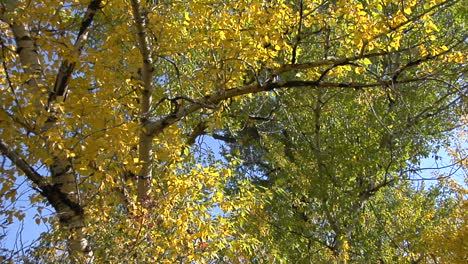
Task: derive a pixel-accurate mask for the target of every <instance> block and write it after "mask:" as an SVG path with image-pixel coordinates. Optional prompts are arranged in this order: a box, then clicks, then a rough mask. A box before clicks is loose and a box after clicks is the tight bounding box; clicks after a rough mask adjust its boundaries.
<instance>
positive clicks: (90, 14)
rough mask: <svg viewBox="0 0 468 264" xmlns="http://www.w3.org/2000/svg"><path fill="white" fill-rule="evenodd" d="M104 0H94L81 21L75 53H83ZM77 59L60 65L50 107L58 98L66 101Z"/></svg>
mask: <svg viewBox="0 0 468 264" xmlns="http://www.w3.org/2000/svg"><path fill="white" fill-rule="evenodd" d="M101 2H102V0H93V1H91V2H90V3H89V5H88V9H87V10H86V14H85V16H84V18H83V21H82V22H81V26H80V31H79V32H78V35H77V38H76V41H75V44H74V51H73V52H74V53H75V54H77V55H78V56H79V55H81V51H82V49H83V47H84V42H85V41H86V40H87V38H88V33H89V27H90V26H91V23H92V22H93V19H94V15H95V14H96V12H97V11H98V10H99V9H100V8H101V6H100V5H101ZM75 66H76V61H73V62H71V61H69V60H67V59H65V60H64V61H62V63H61V65H60V69H59V71H58V74H57V77H56V78H55V84H54V89H53V90H52V91H51V93H50V95H49V99H48V101H47V102H48V105H47V107H48V108H50V105H51V104H52V103H53V102H55V101H56V100H57V99H59V98H60V99H61V101H65V99H66V96H67V93H68V83H69V82H70V79H71V75H72V73H73V70H74V69H75Z"/></svg>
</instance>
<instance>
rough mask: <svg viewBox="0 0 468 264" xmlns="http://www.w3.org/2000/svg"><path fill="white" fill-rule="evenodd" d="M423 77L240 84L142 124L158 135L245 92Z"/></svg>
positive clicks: (360, 85) (384, 83) (362, 85)
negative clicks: (197, 112)
mask: <svg viewBox="0 0 468 264" xmlns="http://www.w3.org/2000/svg"><path fill="white" fill-rule="evenodd" d="M423 80H424V79H407V80H400V81H397V82H392V81H381V82H374V83H356V82H349V83H335V82H320V81H287V82H267V83H266V84H264V85H261V84H258V83H253V84H250V85H245V86H240V87H236V88H232V89H228V90H224V91H222V92H219V93H215V94H213V95H208V96H205V97H203V98H201V99H198V100H195V102H196V103H191V104H189V105H187V106H186V107H183V108H180V109H178V111H177V112H174V113H171V114H169V115H166V116H163V117H161V118H158V119H157V120H150V119H148V120H147V122H146V123H145V124H144V125H145V129H146V131H147V133H148V135H151V136H152V137H155V136H157V135H159V134H160V133H161V132H163V130H164V129H165V128H166V127H168V126H170V125H172V124H174V123H175V122H177V121H179V120H181V119H182V118H184V117H186V116H188V115H190V114H191V113H193V112H195V111H198V110H199V109H202V108H204V105H216V104H218V103H220V102H222V101H224V100H226V99H230V98H234V97H237V96H241V95H245V94H253V93H259V92H264V91H271V90H274V89H283V88H293V87H297V88H298V87H315V88H332V87H335V88H352V89H364V88H372V87H381V86H384V87H385V86H388V85H392V84H398V83H413V82H420V81H423Z"/></svg>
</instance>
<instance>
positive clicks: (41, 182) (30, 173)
mask: <svg viewBox="0 0 468 264" xmlns="http://www.w3.org/2000/svg"><path fill="white" fill-rule="evenodd" d="M0 151H1V152H2V153H3V154H4V155H5V156H7V157H8V158H9V159H10V160H11V162H13V164H15V165H16V166H17V167H18V168H19V169H21V171H23V172H24V174H25V175H26V177H27V178H28V179H30V180H31V181H32V182H34V183H35V184H36V185H37V186H38V187H39V188H40V189H41V190H43V189H46V188H47V187H48V186H50V184H49V183H48V182H47V181H46V180H45V179H44V177H43V176H42V175H40V174H39V173H37V171H36V170H35V169H34V168H33V167H31V166H30V165H29V164H28V163H27V162H26V161H25V160H24V159H23V158H22V157H20V155H19V154H18V153H16V151H14V150H12V149H11V148H10V147H9V146H8V145H7V144H6V143H5V142H4V141H3V140H2V139H0Z"/></svg>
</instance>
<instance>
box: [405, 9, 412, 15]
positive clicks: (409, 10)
mask: <svg viewBox="0 0 468 264" xmlns="http://www.w3.org/2000/svg"><path fill="white" fill-rule="evenodd" d="M403 12H405V14H407V15H411V13H412V11H411V8H410V7H407V8H405V10H403Z"/></svg>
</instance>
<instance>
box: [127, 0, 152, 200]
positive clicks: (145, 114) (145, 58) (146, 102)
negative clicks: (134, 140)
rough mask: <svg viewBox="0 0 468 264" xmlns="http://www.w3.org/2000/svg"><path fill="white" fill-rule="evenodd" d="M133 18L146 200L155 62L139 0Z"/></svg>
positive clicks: (140, 187)
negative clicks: (138, 61)
mask: <svg viewBox="0 0 468 264" xmlns="http://www.w3.org/2000/svg"><path fill="white" fill-rule="evenodd" d="M131 3H132V11H133V18H134V20H135V27H136V29H137V39H138V48H139V50H140V54H141V57H142V64H143V68H142V69H141V79H142V83H143V87H142V88H143V89H142V91H141V95H140V104H141V105H140V119H141V121H140V123H141V125H142V129H141V132H140V141H139V146H138V148H139V159H140V162H141V166H142V168H141V170H140V172H139V174H138V198H139V200H140V201H142V200H144V199H145V198H146V196H147V194H148V192H149V189H150V186H151V177H152V174H153V157H152V156H153V137H152V136H151V135H150V134H149V133H148V131H147V130H146V128H145V125H146V123H148V120H149V117H150V110H151V103H152V99H153V96H152V93H153V87H152V78H153V65H152V64H153V63H152V59H151V56H150V52H149V47H148V41H147V36H146V31H145V25H144V22H143V17H142V14H141V12H140V3H139V2H138V0H132V1H131Z"/></svg>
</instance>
